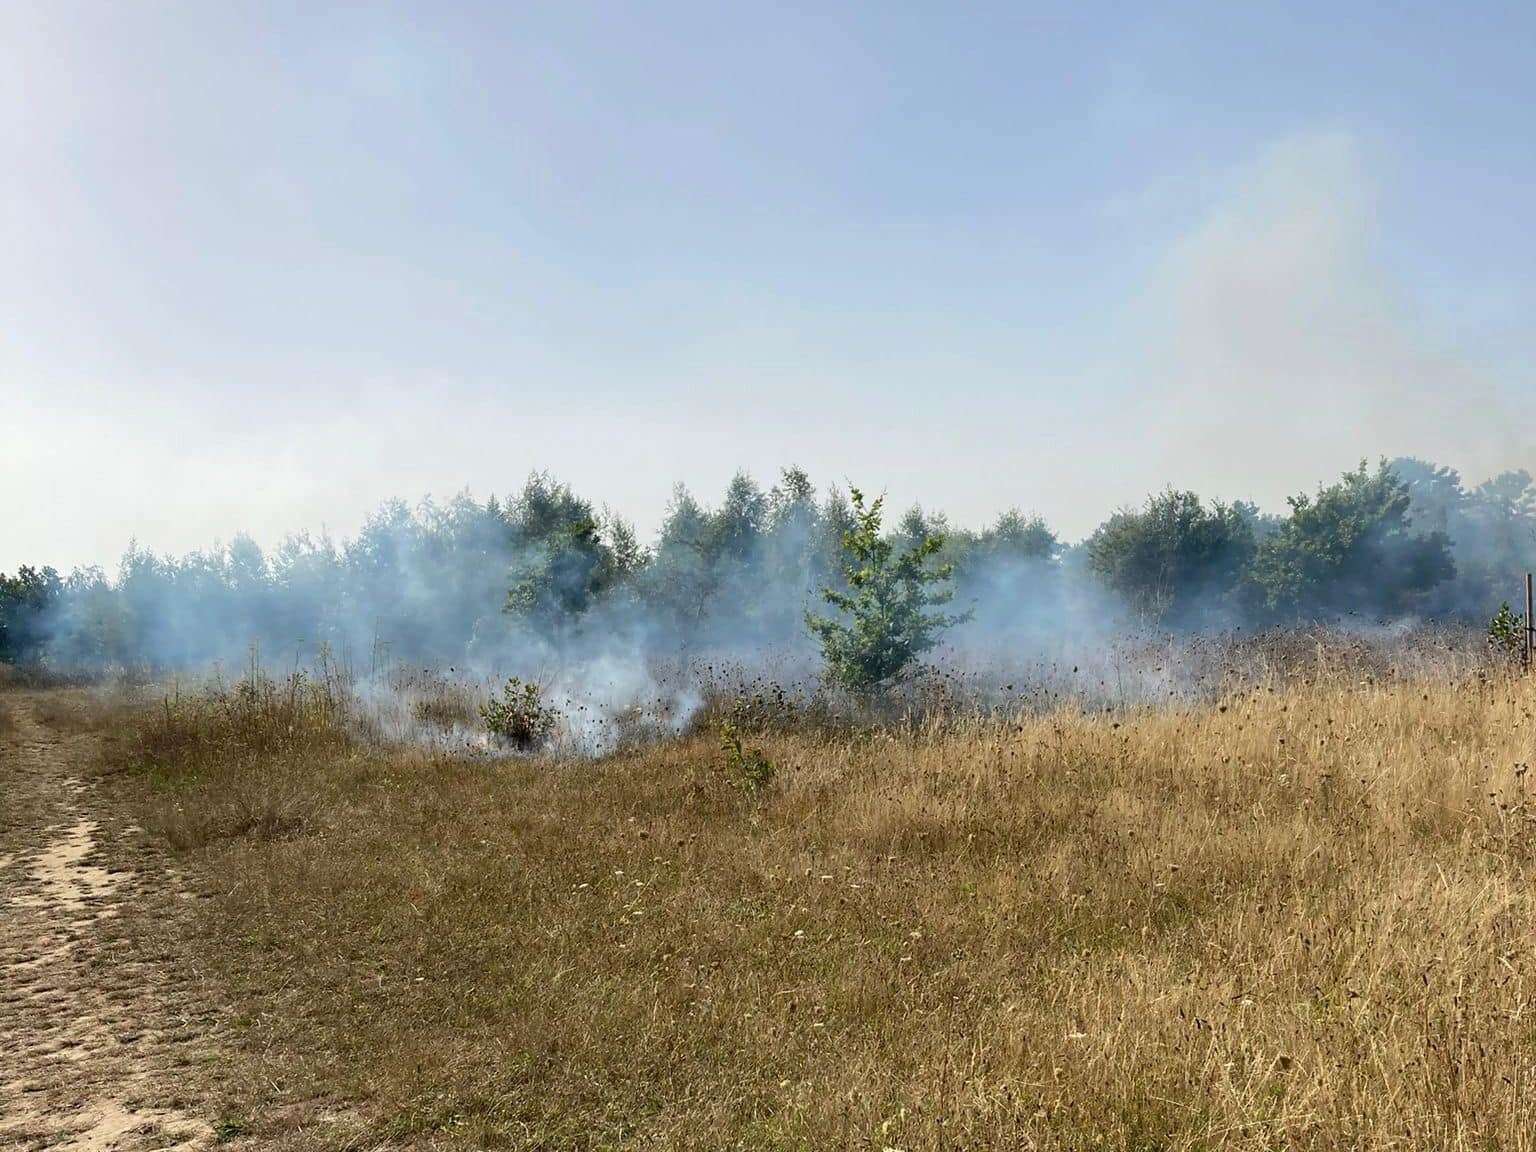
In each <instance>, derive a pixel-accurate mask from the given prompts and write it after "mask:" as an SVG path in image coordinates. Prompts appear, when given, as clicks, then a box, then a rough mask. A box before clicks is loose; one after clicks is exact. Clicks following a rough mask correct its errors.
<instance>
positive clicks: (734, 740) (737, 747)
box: [720, 720, 774, 793]
mask: <svg viewBox="0 0 1536 1152" xmlns="http://www.w3.org/2000/svg"><path fill="white" fill-rule="evenodd" d="M720 751H722V752H724V753H725V774H726V777H727V778H728V779H729V780H730V781H731V783H732V784H734V785H736V787H738V788H740V789H741V790H742V791H743V792H748V793H756V792H761V791H762V790H763V789H764V788H766V787H768V785H769V784H771V783H773V777H774V767H773V761H771V760H769V759H768V757H766V756H764V755H763V754H762V753H761V752H759V751H757V749H755V748H747V747H745V746H744V745H743V744H742V742H741V732H740V730H738V729H737V727H736V725H735V724H733V723H731V721H729V720H726V721H723V722H722V723H721V725H720Z"/></svg>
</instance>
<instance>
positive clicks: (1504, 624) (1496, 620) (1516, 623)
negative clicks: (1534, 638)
mask: <svg viewBox="0 0 1536 1152" xmlns="http://www.w3.org/2000/svg"><path fill="white" fill-rule="evenodd" d="M1488 644H1489V646H1490V647H1491V648H1492V649H1493V650H1494V651H1495V652H1500V653H1502V654H1503V655H1505V656H1511V657H1513V656H1518V655H1520V653H1521V652H1522V651H1523V650H1524V648H1525V617H1524V616H1516V615H1515V613H1514V610H1513V609H1512V608H1510V606H1509V601H1507V600H1506V601H1505V602H1504V603H1503V604H1500V605H1499V610H1498V611H1497V612H1496V613H1494V617H1493V619H1492V620H1490V621H1488Z"/></svg>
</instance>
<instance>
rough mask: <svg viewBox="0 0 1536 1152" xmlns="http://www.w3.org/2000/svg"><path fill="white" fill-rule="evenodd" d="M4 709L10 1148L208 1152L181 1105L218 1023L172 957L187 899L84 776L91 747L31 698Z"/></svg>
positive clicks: (1, 1133)
mask: <svg viewBox="0 0 1536 1152" xmlns="http://www.w3.org/2000/svg"><path fill="white" fill-rule="evenodd" d="M0 711H4V712H8V713H9V716H10V722H9V724H0V1149H4V1150H6V1152H10V1150H12V1149H29V1150H31V1149H44V1148H47V1149H60V1150H65V1149H73V1150H76V1152H107V1150H109V1149H113V1150H116V1149H121V1150H125V1152H126V1150H130V1149H151V1148H154V1149H168V1148H182V1149H190V1148H202V1147H206V1146H208V1145H209V1144H211V1143H212V1142H213V1130H212V1128H211V1127H210V1126H209V1123H208V1118H207V1117H205V1116H200V1115H199V1114H198V1113H199V1109H198V1108H197V1105H196V1102H195V1101H189V1100H187V1099H183V1096H184V1095H186V1094H187V1089H186V1088H185V1087H184V1085H185V1084H186V1083H187V1082H189V1081H191V1080H192V1079H193V1078H192V1077H189V1076H187V1075H186V1074H185V1073H186V1071H187V1070H188V1069H189V1068H190V1067H191V1066H192V1065H194V1064H195V1063H197V1062H198V1061H199V1060H201V1059H203V1058H204V1055H205V1052H206V1050H207V1044H206V1035H207V1032H208V1029H209V1026H210V1024H211V1022H212V1019H213V1016H212V1013H211V1012H210V1011H208V1010H207V1009H205V1008H203V1007H202V1006H201V1005H200V1004H199V997H198V995H197V990H196V987H195V982H194V981H192V980H190V979H189V978H188V976H187V974H186V966H185V964H182V963H179V962H178V957H177V955H176V954H175V953H176V945H175V940H176V933H175V927H176V923H177V920H178V919H179V918H180V917H181V916H182V915H183V914H184V912H185V905H186V900H187V897H186V896H185V895H184V894H183V893H181V892H179V891H178V890H177V885H176V883H175V880H174V872H173V871H172V870H171V868H170V867H169V862H168V861H167V859H166V858H165V857H164V855H163V854H162V853H160V852H159V851H158V850H157V849H156V848H155V847H154V845H153V844H151V843H150V841H149V840H148V838H147V837H146V836H144V834H143V833H142V832H140V831H139V830H138V829H135V828H133V827H131V826H130V825H129V824H128V822H127V820H126V819H125V818H123V817H122V816H121V815H117V814H114V813H113V812H112V811H111V809H110V806H108V805H107V804H106V803H105V802H104V801H103V800H102V798H101V797H100V796H99V795H98V794H97V790H96V789H95V788H94V787H93V786H92V785H90V784H89V783H88V782H87V777H86V773H85V772H84V766H85V765H88V764H90V763H91V760H90V757H91V756H92V755H93V752H94V749H93V746H92V739H93V738H92V737H90V736H88V735H77V734H63V733H60V732H58V731H55V730H53V729H51V728H49V727H48V726H46V725H45V724H44V723H43V722H42V721H41V719H40V717H39V712H38V708H37V699H36V698H34V697H32V696H30V695H29V694H23V693H7V694H5V695H4V696H3V697H0ZM0 720H3V717H0ZM138 927H146V928H149V929H151V931H149V932H147V933H146V932H142V931H136V930H134V929H136V928H138ZM146 941H148V942H149V944H148V946H147V945H146Z"/></svg>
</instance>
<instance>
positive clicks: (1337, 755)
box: [119, 677, 1536, 1150]
mask: <svg viewBox="0 0 1536 1152" xmlns="http://www.w3.org/2000/svg"><path fill="white" fill-rule="evenodd" d="M273 706H274V707H275V708H277V709H278V711H277V712H275V713H274V714H273V715H274V716H275V717H277V719H273V720H272V725H274V727H273V728H272V730H271V731H270V732H267V733H266V734H265V735H264V736H262V735H261V734H259V733H257V734H253V733H245V734H243V735H242V733H241V732H240V731H239V730H238V724H235V725H233V726H231V722H229V721H228V720H227V718H226V720H225V721H219V720H217V718H214V719H210V718H209V716H208V715H207V714H206V712H205V711H201V710H200V708H201V706H200V705H188V706H187V707H188V709H189V710H188V711H187V712H186V713H185V714H181V713H179V712H178V713H175V714H173V713H172V712H171V711H169V710H165V709H150V710H148V711H147V712H145V713H143V714H141V715H140V716H139V717H138V719H137V721H136V723H137V724H138V725H139V728H138V732H139V736H138V739H137V740H136V741H135V742H133V743H132V744H131V745H125V747H124V748H123V749H122V750H120V753H119V755H120V757H122V758H123V762H124V763H133V764H138V765H140V766H148V770H146V771H142V772H139V773H130V774H127V775H126V776H125V777H121V779H123V780H124V787H126V788H128V789H130V792H131V795H132V796H133V797H134V798H135V800H136V802H137V803H139V804H140V805H141V807H142V809H143V812H144V818H145V819H146V820H147V821H148V822H149V824H150V826H151V827H152V828H155V829H157V830H159V831H160V832H162V833H163V834H165V835H167V836H168V837H170V839H171V840H172V842H173V843H175V844H176V845H177V846H178V847H179V848H180V849H181V850H182V851H183V852H185V853H187V854H188V855H189V856H190V857H191V858H192V859H193V860H195V862H196V864H197V865H198V867H199V870H200V872H201V874H202V875H203V876H205V877H206V878H207V882H208V884H209V891H210V892H211V893H212V894H213V895H214V897H215V898H214V899H213V900H211V901H208V902H207V903H206V904H205V905H204V906H203V912H202V927H201V931H200V934H199V941H200V944H199V947H200V948H201V949H202V950H203V952H204V953H205V955H206V956H207V959H208V962H209V964H210V965H211V966H212V969H213V971H215V972H216V973H217V974H218V977H219V979H220V981H221V982H222V985H223V987H224V988H225V989H226V992H227V995H228V996H229V997H230V999H231V1002H232V1003H235V1004H237V1005H238V1006H239V1013H240V1020H239V1031H240V1033H241V1035H243V1037H244V1048H243V1052H242V1054H241V1057H240V1060H241V1064H240V1065H239V1067H238V1068H237V1069H235V1075H234V1076H233V1077H232V1079H231V1081H230V1083H232V1084H233V1085H234V1087H233V1088H231V1089H229V1091H230V1092H231V1096H230V1101H229V1109H230V1115H231V1116H234V1117H237V1118H238V1122H239V1124H240V1125H243V1126H246V1127H248V1128H249V1129H250V1130H251V1131H252V1132H253V1133H254V1134H255V1136H256V1138H257V1139H258V1140H259V1142H260V1143H261V1144H262V1146H264V1147H265V1146H285V1145H287V1146H296V1147H338V1148H339V1147H369V1146H374V1145H376V1144H381V1143H387V1144H389V1145H390V1146H398V1145H408V1146H422V1147H480V1146H491V1147H517V1148H592V1149H598V1148H642V1147H644V1148H698V1149H704V1148H710V1149H713V1148H721V1147H739V1148H746V1149H780V1148H783V1149H790V1148H795V1149H801V1148H803V1149H821V1148H840V1147H868V1148H875V1149H884V1148H898V1149H908V1150H915V1149H940V1148H1010V1149H1011V1148H1063V1149H1088V1148H1127V1149H1130V1148H1146V1149H1151V1148H1247V1149H1270V1148H1389V1147H1390V1148H1423V1149H1430V1148H1435V1149H1439V1148H1527V1147H1532V1146H1536V1136H1533V1133H1536V1097H1533V1096H1532V1093H1531V1090H1530V1085H1531V1082H1532V1078H1533V1075H1536V1068H1533V1060H1536V1005H1533V1003H1532V995H1533V989H1536V956H1533V942H1536V940H1533V935H1532V929H1533V926H1536V925H1533V912H1536V824H1533V819H1536V809H1533V808H1532V807H1531V805H1530V800H1529V792H1530V789H1529V777H1528V776H1527V775H1526V774H1525V763H1526V761H1527V760H1528V759H1529V758H1530V756H1531V752H1532V742H1533V735H1536V728H1533V721H1532V714H1533V710H1536V685H1533V682H1529V681H1524V682H1523V681H1519V680H1509V679H1503V678H1497V677H1496V678H1492V679H1471V680H1468V681H1466V682H1463V683H1450V682H1438V683H1403V682H1399V683H1371V684H1361V683H1352V682H1349V681H1347V680H1344V679H1339V680H1336V681H1334V682H1330V683H1314V684H1310V685H1306V684H1303V685H1298V686H1295V687H1289V688H1284V689H1281V690H1278V691H1274V692H1271V691H1268V690H1260V691H1258V692H1253V693H1249V694H1247V695H1244V696H1242V697H1238V698H1234V699H1231V700H1229V701H1228V702H1227V703H1226V704H1225V705H1221V706H1215V705H1213V706H1209V707H1204V706H1202V707H1200V708H1188V709H1183V710H1180V709H1172V708H1170V709H1167V710H1161V711H1148V712H1141V713H1135V714H1129V715H1125V714H1121V715H1116V716H1110V715H1092V716H1085V715H1082V714H1080V713H1078V712H1074V711H1072V710H1070V709H1066V710H1062V711H1060V712H1057V713H1054V714H1050V715H1044V716H1034V717H1027V718H1020V719H1019V720H1017V721H1016V722H1011V723H1005V722H1001V721H995V720H994V721H986V722H976V723H974V724H971V725H963V724H960V725H956V724H951V725H948V726H944V727H934V728H932V729H928V730H923V731H917V732H909V733H904V734H875V735H868V734H865V735H861V736H846V737H842V736H831V735H827V734H825V733H822V734H810V733H801V734H796V733H788V734H777V735H761V736H757V737H749V738H748V741H747V742H748V745H749V746H750V747H751V748H754V749H757V750H760V751H761V752H763V753H764V754H766V755H767V756H768V757H769V759H771V760H772V761H773V763H774V764H775V765H776V766H777V776H776V779H775V781H774V783H773V784H772V785H771V786H770V787H769V788H768V789H767V790H766V791H764V792H762V793H760V794H758V795H755V796H754V795H751V794H749V793H747V792H744V791H743V790H742V789H740V788H737V787H734V786H732V783H731V782H730V781H729V780H728V779H726V778H725V777H724V775H723V774H722V771H721V768H720V754H719V750H718V748H717V747H716V744H715V742H714V741H713V740H707V739H702V738H700V739H692V740H681V741H676V742H673V743H670V744H665V745H662V746H658V747H655V748H651V749H648V750H644V751H640V752H634V753H626V754H623V755H619V756H614V757H612V758H609V759H605V760H601V761H597V762H591V763H582V762H568V763H556V762H550V761H500V762H486V761H483V760H472V759H465V758H456V757H454V756H452V755H449V754H446V753H441V752H428V751H415V752H412V751H400V750H394V751H388V750H383V749H379V748H376V747H369V746H367V745H365V744H362V743H359V742H357V741H353V740H346V739H343V738H341V737H340V736H338V735H337V734H336V733H335V730H334V727H333V726H332V725H330V723H329V719H328V718H327V717H324V716H318V715H317V716H314V717H311V719H313V720H314V721H315V723H314V726H313V727H312V728H308V727H306V724H305V721H304V719H303V717H302V716H299V717H298V718H297V719H295V717H293V716H289V717H288V718H287V720H282V719H281V705H280V702H278V703H277V704H274V705H273ZM300 707H301V711H302V706H300ZM221 723H222V724H223V725H224V726H223V727H220V726H219V725H220V724H221ZM285 724H286V729H285V728H284V725H285ZM258 736H260V738H259V739H258Z"/></svg>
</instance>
